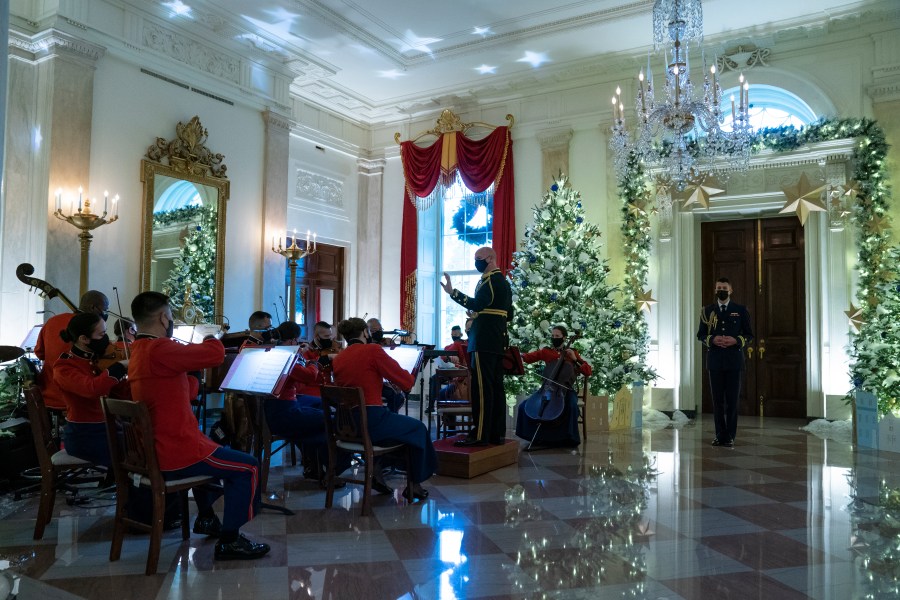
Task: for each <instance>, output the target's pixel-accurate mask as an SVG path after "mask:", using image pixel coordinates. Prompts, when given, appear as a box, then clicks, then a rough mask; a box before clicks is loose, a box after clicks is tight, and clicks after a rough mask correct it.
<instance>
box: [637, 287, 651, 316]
mask: <svg viewBox="0 0 900 600" xmlns="http://www.w3.org/2000/svg"><path fill="white" fill-rule="evenodd" d="M634 303H635V304H636V305H637V309H638V310H646V311H647V312H648V313H649V312H650V311H651V307H652V306H653V305H654V304H656V299H654V298H653V290H648V291H646V292H640V293H639V294H637V296H635V298H634Z"/></svg>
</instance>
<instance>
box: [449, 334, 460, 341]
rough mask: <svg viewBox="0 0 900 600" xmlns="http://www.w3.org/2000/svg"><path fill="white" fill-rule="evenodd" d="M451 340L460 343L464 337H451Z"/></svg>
mask: <svg viewBox="0 0 900 600" xmlns="http://www.w3.org/2000/svg"><path fill="white" fill-rule="evenodd" d="M450 339H451V340H453V341H454V342H458V341H459V340H461V339H462V336H461V335H451V336H450Z"/></svg>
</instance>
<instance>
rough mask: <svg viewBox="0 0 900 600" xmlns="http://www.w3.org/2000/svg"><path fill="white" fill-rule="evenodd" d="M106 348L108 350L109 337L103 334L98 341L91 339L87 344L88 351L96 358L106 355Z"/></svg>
mask: <svg viewBox="0 0 900 600" xmlns="http://www.w3.org/2000/svg"><path fill="white" fill-rule="evenodd" d="M107 348H109V336H108V335H106V334H105V333H104V334H103V337H102V338H100V339H99V340H95V339H92V340H91V342H90V343H89V344H88V349H89V350H90V351H91V352H92V353H93V355H94V356H96V357H98V358H99V357H101V356H103V355H104V354H105V353H106V349H107Z"/></svg>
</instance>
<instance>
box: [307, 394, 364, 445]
mask: <svg viewBox="0 0 900 600" xmlns="http://www.w3.org/2000/svg"><path fill="white" fill-rule="evenodd" d="M320 389H321V390H322V409H323V410H324V412H325V431H326V434H327V435H328V437H330V438H334V439H336V440H340V441H344V442H352V443H355V444H363V445H364V446H365V447H366V450H370V449H371V446H372V442H371V440H370V439H369V434H368V432H369V425H368V420H367V417H366V398H365V396H364V395H363V391H362V388H359V387H339V386H336V385H323V386H322V387H321V388H320ZM329 416H330V417H331V418H329Z"/></svg>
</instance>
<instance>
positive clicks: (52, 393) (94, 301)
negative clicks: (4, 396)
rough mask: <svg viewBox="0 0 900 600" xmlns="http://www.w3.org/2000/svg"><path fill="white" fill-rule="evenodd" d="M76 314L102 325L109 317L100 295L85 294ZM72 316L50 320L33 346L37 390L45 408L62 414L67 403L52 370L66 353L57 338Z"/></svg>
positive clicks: (104, 298) (63, 315) (94, 293)
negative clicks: (37, 362)
mask: <svg viewBox="0 0 900 600" xmlns="http://www.w3.org/2000/svg"><path fill="white" fill-rule="evenodd" d="M78 311H79V312H89V313H93V314H95V315H100V318H102V319H103V320H104V321H106V319H107V318H108V317H109V299H108V298H107V297H106V295H105V294H104V293H103V292H98V291H97V290H88V291H87V292H85V293H84V295H83V296H82V297H81V300H80V301H79V302H78ZM74 315H75V313H60V314H58V315H55V316H53V317H50V319H49V320H48V321H47V322H46V323H45V324H44V326H43V327H42V328H41V332H40V333H39V334H38V339H37V342H36V343H35V346H34V354H35V356H37V357H38V358H39V359H41V361H43V365H42V367H41V374H40V376H39V377H38V381H37V383H38V387H39V388H40V390H41V395H42V396H43V397H44V404H45V405H46V406H47V408H50V409H56V410H65V408H66V401H65V397H64V394H63V392H62V390H61V389H60V388H59V385H58V384H57V382H56V377H55V374H54V371H53V369H54V366H55V365H56V361H57V360H59V357H60V355H61V354H62V353H63V352H68V350H69V347H70V344H68V343H66V342H65V341H63V339H62V338H61V337H59V334H60V333H62V332H63V331H64V330H65V329H66V326H67V325H68V324H69V321H70V320H71V319H72V317H73V316H74Z"/></svg>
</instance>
